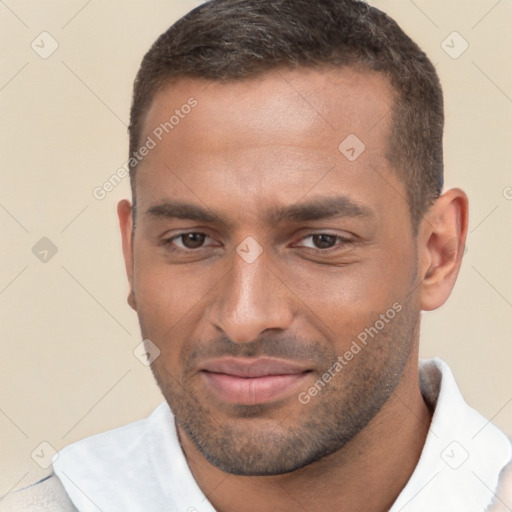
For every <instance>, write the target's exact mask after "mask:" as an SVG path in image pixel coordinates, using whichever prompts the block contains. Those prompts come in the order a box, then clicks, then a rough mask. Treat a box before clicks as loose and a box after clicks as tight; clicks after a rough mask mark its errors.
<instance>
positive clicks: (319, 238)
mask: <svg viewBox="0 0 512 512" xmlns="http://www.w3.org/2000/svg"><path fill="white" fill-rule="evenodd" d="M337 238H338V237H337V236H334V235H328V234H326V233H322V234H320V235H311V239H312V241H313V243H314V244H315V246H316V248H317V249H330V248H331V247H332V246H333V245H334V244H335V243H336V240H337Z"/></svg>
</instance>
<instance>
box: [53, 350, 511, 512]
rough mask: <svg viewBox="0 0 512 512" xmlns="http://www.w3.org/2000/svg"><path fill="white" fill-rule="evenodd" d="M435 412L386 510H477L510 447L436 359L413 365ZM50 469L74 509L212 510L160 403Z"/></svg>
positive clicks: (80, 445)
mask: <svg viewBox="0 0 512 512" xmlns="http://www.w3.org/2000/svg"><path fill="white" fill-rule="evenodd" d="M420 387H421V391H422V395H423V396H424V398H425V400H426V401H427V402H428V403H430V404H432V406H433V407H435V411H434V415H433V418H432V423H431V426H430V430H429V433H428V435H427V438H426V442H425V445H424V448H423V451H422V453H421V457H420V460H419V462H418V465H417V466H416V469H415V470H414V472H413V474H412V475H411V478H410V479H409V481H408V483H407V484H406V486H405V487H404V489H403V490H402V492H401V493H400V495H399V496H398V498H397V500H396V502H395V503H394V505H393V506H392V508H391V509H390V512H483V511H484V510H486V508H487V506H488V505H489V504H490V503H491V501H493V499H494V494H495V491H496V489H497V486H498V479H499V474H500V471H501V470H502V469H503V468H504V466H506V464H507V463H509V462H510V461H511V458H512V446H511V443H510V441H509V439H508V438H507V437H506V436H505V434H504V433H503V432H501V430H499V429H498V428H497V427H496V426H494V425H493V424H492V423H490V422H489V421H487V420H486V419H485V418H484V417H483V416H481V415H480V414H479V413H478V412H476V411H475V410H474V409H472V408H471V407H469V406H468V405H467V404H466V402H465V401H464V399H463V398H462V396H461V394H460V391H459V389H458V387H457V385H456V383H455V380H454V378H453V375H452V372H451V371H450V369H449V367H448V366H447V365H446V363H444V362H443V361H441V360H440V359H438V358H436V359H432V360H422V361H420ZM53 467H54V471H55V473H56V475H57V476H58V477H59V479H60V480H61V482H62V484H63V486H64V488H65V490H66V492H67V493H68V495H69V497H70V498H71V500H72V501H73V503H74V504H75V506H76V507H77V509H78V510H79V511H80V512H98V511H103V512H160V511H166V512H215V509H214V508H213V506H212V505H211V504H210V503H209V501H208V500H207V499H206V497H205V496H204V494H203V492H202V491H201V489H200V488H199V486H198V485H197V483H196V481H195V480H194V477H193V476H192V473H191V472H190V469H189V467H188V464H187V461H186V459H185V456H184V454H183V451H182V449H181V447H180V444H179V441H178V437H177V433H176V427H175V423H174V417H173V415H172V412H171V411H170V409H169V407H168V405H167V403H165V402H164V403H162V404H161V405H159V406H158V407H157V408H156V409H155V411H154V412H153V413H152V414H151V415H150V416H149V417H148V418H147V419H143V420H139V421H136V422H134V423H131V424H129V425H126V426H124V427H120V428H117V429H114V430H111V431H108V432H104V433H102V434H98V435H95V436H92V437H89V438H86V439H84V440H82V441H79V442H77V443H74V444H72V445H70V446H67V447H66V448H64V449H63V450H62V451H60V452H59V453H58V454H57V455H56V456H55V458H54V463H53Z"/></svg>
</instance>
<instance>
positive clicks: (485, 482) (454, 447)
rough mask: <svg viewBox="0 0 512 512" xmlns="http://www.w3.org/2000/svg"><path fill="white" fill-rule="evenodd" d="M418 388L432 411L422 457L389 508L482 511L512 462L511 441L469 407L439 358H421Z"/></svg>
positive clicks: (423, 511)
mask: <svg viewBox="0 0 512 512" xmlns="http://www.w3.org/2000/svg"><path fill="white" fill-rule="evenodd" d="M420 387H421V391H422V394H423V396H424V398H425V400H426V401H427V402H428V403H430V404H431V405H432V406H434V407H435V411H434V415H433V417H432V422H431V425H430V430H429V433H428V435H427V439H426V441H425V445H424V447H423V450H422V453H421V457H420V460H419V461H418V464H417V466H416V468H415V470H414V472H413V474H412V475H411V478H410V479H409V481H408V482H407V484H406V486H405V487H404V488H403V490H402V492H401V493H400V495H399V496H398V498H397V500H396V501H395V503H394V504H393V506H392V507H391V509H390V511H389V512H455V511H457V512H459V511H460V512H482V511H483V510H485V509H486V508H487V506H488V505H489V504H490V503H491V501H492V499H493V498H494V491H495V490H496V487H497V484H498V477H499V473H500V471H501V469H502V468H503V467H504V466H505V465H506V464H507V463H508V462H510V460H511V456H512V447H511V444H510V441H509V439H508V438H507V437H506V436H505V434H504V433H503V432H502V431H501V430H499V429H498V428H497V427H496V426H494V425H493V424H492V423H491V422H489V421H487V420H486V419H485V418H484V417H483V416H482V415H481V414H479V413H478V412H477V411H475V410H474V409H472V408H471V407H469V406H468V405H467V403H466V402H465V401H464V399H463V397H462V395H461V393H460V391H459V389H458V387H457V384H456V383H455V379H454V377H453V374H452V372H451V370H450V368H449V367H448V365H447V364H446V363H444V362H443V361H442V360H441V359H439V358H435V359H429V360H420Z"/></svg>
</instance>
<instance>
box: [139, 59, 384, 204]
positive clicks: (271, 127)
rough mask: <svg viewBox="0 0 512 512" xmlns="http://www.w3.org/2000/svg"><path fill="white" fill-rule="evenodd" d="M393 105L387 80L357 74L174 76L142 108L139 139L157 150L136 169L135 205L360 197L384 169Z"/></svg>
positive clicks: (297, 72) (340, 71) (308, 72)
mask: <svg viewBox="0 0 512 512" xmlns="http://www.w3.org/2000/svg"><path fill="white" fill-rule="evenodd" d="M393 101H394V92H393V89H392V87H391V85H390V84H389V82H388V80H387V79H386V77H385V76H383V75H382V74H380V73H376V72H362V71H357V70H355V69H353V68H342V69H323V70H312V69H296V70H275V71H272V72H269V73H266V74H264V75H261V76H258V77H256V78H250V79H244V80H236V81H231V82H219V81H207V80H202V79H201V80H200V79H193V78H183V79H180V80H179V81H177V82H175V83H173V84H170V85H168V86H167V87H165V88H164V89H163V90H161V91H160V92H159V93H158V94H157V95H156V96H155V98H154V100H153V103H152V104H151V107H150V109H149V110H148V112H147V115H146V118H145V122H144V130H143V134H142V137H141V142H142V143H143V144H144V143H145V142H146V141H147V140H148V137H149V138H151V139H152V140H153V142H154V147H153V148H152V149H151V151H149V153H148V154H147V156H145V157H144V159H143V160H142V162H141V163H140V165H139V169H138V171H137V180H136V183H137V201H138V202H140V201H143V202H146V201H147V202H150V201H151V202H153V203H154V202H155V201H156V200H158V199H164V198H169V196H175V197H178V196H179V197H180V198H183V197H184V196H187V198H188V199H191V200H192V199H193V198H194V191H193V190H191V187H193V188H194V190H195V191H196V192H197V191H200V195H201V197H202V199H204V200H206V199H207V198H209V196H210V198H211V195H212V193H213V191H214V190H216V191H217V192H219V193H221V192H222V190H225V191H227V194H233V193H235V194H236V192H237V191H238V192H239V193H240V194H242V195H244V194H245V197H244V201H245V205H246V206H249V204H250V203H251V202H252V204H253V205H254V206H255V207H256V205H257V204H258V202H259V201H261V200H265V201H269V200H270V198H271V196H272V195H273V196H274V197H275V199H276V200H277V202H279V203H283V204H284V203H286V200H287V199H288V200H290V199H296V198H297V197H299V196H301V195H304V194H305V193H307V191H308V190H312V189H313V188H315V191H316V192H318V191H319V190H320V189H322V188H324V189H328V188H332V187H342V188H343V187H350V186H352V188H353V189H354V187H353V184H354V183H355V182H354V180H355V181H358V180H359V185H360V187H359V195H361V196H364V193H365V186H368V185H370V184H371V177H372V175H373V178H374V179H375V169H378V170H379V171H380V172H384V170H386V169H387V166H388V162H387V159H386V156H385V155H386V153H387V144H388V137H389V133H390V121H391V109H392V106H393ZM190 105H193V107H190ZM359 153H361V154H360V155H359ZM354 157H355V158H354ZM333 169H334V170H335V171H336V172H331V171H332V170H333ZM322 177H325V179H322ZM320 181H322V183H320ZM351 184H352V185H351ZM249 191H251V193H250V194H249ZM352 192H353V194H354V193H355V195H356V196H357V195H358V192H357V190H355V189H354V190H352ZM196 195H197V194H196ZM164 196H166V197H164ZM228 198H229V196H228ZM211 199H212V200H213V198H211ZM224 199H226V198H224ZM233 199H234V198H233Z"/></svg>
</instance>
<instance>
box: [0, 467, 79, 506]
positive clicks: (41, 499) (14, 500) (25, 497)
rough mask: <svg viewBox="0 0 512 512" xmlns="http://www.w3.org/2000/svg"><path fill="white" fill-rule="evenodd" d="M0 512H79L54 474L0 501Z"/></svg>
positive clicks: (11, 493) (51, 473)
mask: <svg viewBox="0 0 512 512" xmlns="http://www.w3.org/2000/svg"><path fill="white" fill-rule="evenodd" d="M0 512H77V509H76V508H75V507H74V505H73V503H72V502H71V500H70V499H69V496H68V494H67V493H66V491H65V490H64V487H63V486H62V484H61V482H60V480H59V479H58V478H57V477H56V476H55V474H54V473H53V471H52V472H50V473H48V474H47V475H46V476H45V477H44V478H42V479H40V480H38V481H36V482H33V483H32V484H30V485H28V486H26V487H23V488H21V489H18V490H15V491H12V492H10V493H9V494H7V496H4V497H3V499H1V500H0Z"/></svg>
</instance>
